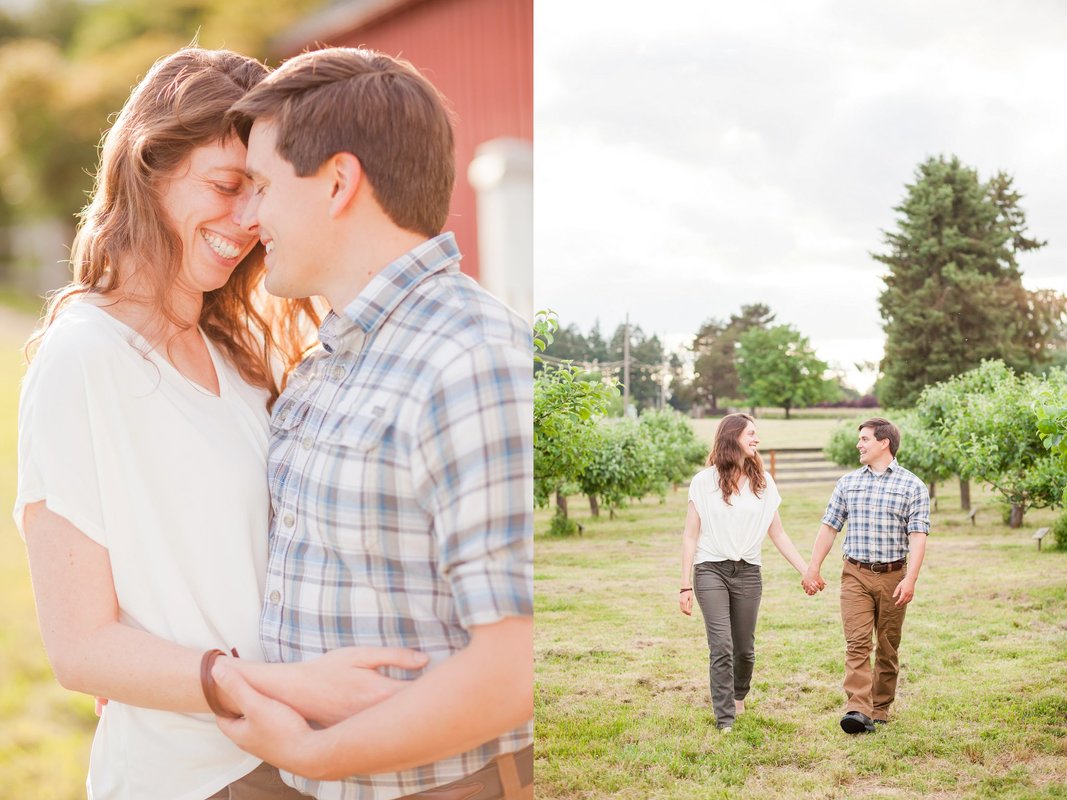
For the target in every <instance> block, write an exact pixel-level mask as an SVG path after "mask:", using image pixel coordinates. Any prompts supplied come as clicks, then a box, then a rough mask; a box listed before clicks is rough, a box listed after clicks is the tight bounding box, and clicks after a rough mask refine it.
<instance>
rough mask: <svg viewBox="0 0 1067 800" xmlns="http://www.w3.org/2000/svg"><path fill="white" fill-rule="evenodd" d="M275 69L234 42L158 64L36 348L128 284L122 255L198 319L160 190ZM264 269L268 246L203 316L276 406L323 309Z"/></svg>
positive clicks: (116, 137)
mask: <svg viewBox="0 0 1067 800" xmlns="http://www.w3.org/2000/svg"><path fill="white" fill-rule="evenodd" d="M266 75H267V68H266V67H264V66H263V65H262V64H260V63H259V62H258V61H256V60H255V59H252V58H247V57H245V56H242V55H238V54H237V53H232V52H230V51H227V50H202V49H200V48H198V47H186V48H183V49H181V50H179V51H178V52H176V53H174V54H172V55H170V56H167V57H165V58H162V59H160V60H159V61H157V62H156V63H155V65H154V66H153V67H152V69H151V70H150V71H149V72H148V74H147V75H146V76H145V77H144V79H143V80H142V81H141V82H140V83H139V84H138V85H137V87H136V88H135V89H134V90H133V92H132V93H131V94H130V98H129V100H127V101H126V105H125V106H123V109H122V111H121V113H120V114H119V116H118V118H117V119H116V120H115V124H114V125H113V126H112V127H111V129H110V130H109V131H108V132H107V133H106V134H105V135H104V139H103V142H102V145H101V151H100V165H99V168H98V170H97V173H96V185H95V187H94V189H93V193H92V196H91V199H90V201H89V204H88V205H87V206H86V207H85V209H84V210H83V211H82V212H81V215H80V223H79V226H78V231H77V234H76V235H75V237H74V246H73V248H72V252H71V264H72V267H73V272H74V275H73V280H72V281H71V282H70V283H69V284H67V285H66V286H65V287H63V288H62V289H60V290H58V291H56V292H55V293H53V294H52V295H51V296H50V297H49V300H48V304H47V306H46V308H45V312H44V315H43V317H42V319H41V322H40V324H39V325H38V328H37V330H35V331H34V333H33V335H32V336H31V337H30V339H29V341H28V342H27V343H26V353H27V357H32V353H33V351H34V349H35V347H36V345H37V344H38V342H39V341H40V339H41V337H42V336H43V335H44V333H45V331H46V330H47V329H48V327H49V326H50V325H51V324H52V323H53V322H54V321H55V319H56V317H57V315H58V314H59V313H60V312H61V311H62V310H63V308H64V307H65V306H66V305H67V304H68V303H69V302H70V301H71V300H73V299H75V298H76V297H78V296H79V295H83V294H87V293H105V292H109V291H112V290H114V289H116V288H118V285H119V281H120V280H122V279H124V278H125V277H126V276H120V275H117V274H116V271H115V265H116V264H117V263H118V262H119V260H120V259H126V260H127V261H130V262H133V263H136V264H137V265H138V268H139V269H140V271H141V273H143V274H142V275H139V277H142V278H144V279H145V280H147V281H148V282H149V284H150V286H151V287H152V292H151V298H152V303H153V305H154V311H156V312H158V315H159V318H160V319H165V320H167V321H169V322H171V323H173V324H174V325H177V326H178V327H188V325H187V324H186V323H183V322H182V321H181V320H179V319H178V318H177V316H176V315H175V313H174V311H173V309H172V307H171V299H170V292H171V288H172V287H173V285H174V282H175V280H176V279H177V277H178V272H179V270H180V268H181V262H182V243H181V239H180V238H179V236H178V234H177V232H175V231H174V230H173V228H172V227H171V226H170V225H169V224H168V223H167V222H166V214H165V213H164V212H163V207H162V201H161V188H162V187H163V186H164V185H165V183H166V181H167V179H168V177H169V176H170V175H171V174H173V172H174V171H175V170H176V169H177V168H178V167H179V166H180V165H181V164H182V163H183V162H184V161H185V159H186V158H188V157H189V155H190V153H191V152H192V151H193V150H194V149H195V148H197V147H201V146H204V145H210V144H215V143H222V142H225V141H226V140H227V139H229V138H230V137H231V136H234V135H235V133H234V131H233V129H232V128H231V127H230V126H229V125H228V124H226V123H225V122H224V116H225V114H226V111H227V110H228V109H229V107H230V106H231V105H233V104H234V103H235V102H237V101H238V100H239V99H241V97H243V96H244V94H245V93H246V92H247V91H248V90H249V89H251V88H252V87H253V86H255V85H256V84H258V83H259V82H260V81H261V80H263V78H265V77H266ZM264 271H265V268H264V265H263V247H262V245H260V244H257V245H256V246H255V248H253V250H252V251H251V252H250V253H249V254H248V255H247V256H246V257H245V258H244V260H243V261H241V263H240V264H238V265H237V267H236V268H235V269H234V272H233V274H232V275H231V277H230V280H229V281H227V282H226V285H225V286H223V287H221V288H219V289H216V290H214V291H211V292H207V293H205V295H204V303H203V307H202V309H201V312H200V320H199V324H200V327H201V328H202V329H203V331H204V333H205V334H206V335H207V336H208V337H209V338H210V339H211V340H212V341H213V342H215V343H216V344H217V345H218V346H219V347H220V348H221V349H222V350H223V351H224V352H225V353H226V355H227V356H228V357H229V358H230V360H231V361H232V362H233V364H234V366H235V367H236V368H237V370H238V372H240V374H241V376H242V377H243V378H244V379H245V380H246V381H248V382H249V383H250V384H252V385H254V386H259V387H261V388H264V389H266V390H267V391H268V393H269V399H268V402H267V405H268V407H270V406H271V405H272V404H273V403H274V401H275V400H276V399H277V397H278V394H279V393H280V391H281V387H282V385H283V384H284V380H283V379H281V378H280V376H279V374H288V372H289V371H290V370H291V369H292V368H293V367H294V366H296V364H297V363H299V361H300V359H301V358H302V357H303V355H304V352H305V350H306V345H307V342H308V338H309V335H310V334H311V333H313V332H314V328H315V327H317V326H318V323H319V317H318V314H317V313H316V312H315V310H314V308H313V307H312V305H311V303H310V301H308V300H283V299H279V298H273V297H271V296H270V295H268V294H267V293H266V291H265V290H264V289H263V288H262V283H263V274H264Z"/></svg>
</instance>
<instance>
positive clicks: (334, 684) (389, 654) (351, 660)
mask: <svg viewBox="0 0 1067 800" xmlns="http://www.w3.org/2000/svg"><path fill="white" fill-rule="evenodd" d="M429 660H430V659H429V656H427V655H426V654H425V653H420V652H418V651H415V650H407V649H405V648H403V647H342V648H339V649H337V650H331V651H330V652H329V653H325V654H323V655H321V656H319V657H318V658H316V659H313V660H312V661H307V662H304V663H302V664H292V665H290V666H292V667H296V668H297V669H295V670H293V674H292V675H291V676H289V677H290V678H291V679H292V680H293V681H294V682H293V684H292V685H291V688H292V693H291V694H290V693H289V692H288V691H287V692H286V699H288V698H289V697H292V698H293V699H294V700H296V701H297V702H296V703H295V704H294V706H293V708H295V709H296V710H297V711H298V712H299V713H300V714H302V715H303V716H304V718H305V719H308V720H313V721H315V722H317V723H319V724H320V725H322V726H323V727H329V726H330V725H334V724H336V723H338V722H340V721H341V720H343V719H348V718H349V717H351V716H352V715H354V714H358V713H359V712H360V711H362V710H363V709H365V708H367V707H368V706H372V705H375V704H376V703H380V702H381V701H382V700H385V699H386V698H387V697H392V696H393V695H394V694H396V693H397V692H399V691H400V690H401V689H404V688H405V687H407V686H409V685H410V681H402V680H396V679H394V678H387V677H386V676H385V675H382V674H381V673H380V672H378V669H377V668H378V667H386V666H394V667H400V668H401V669H406V670H416V669H421V668H423V667H425V666H426V664H427V663H429Z"/></svg>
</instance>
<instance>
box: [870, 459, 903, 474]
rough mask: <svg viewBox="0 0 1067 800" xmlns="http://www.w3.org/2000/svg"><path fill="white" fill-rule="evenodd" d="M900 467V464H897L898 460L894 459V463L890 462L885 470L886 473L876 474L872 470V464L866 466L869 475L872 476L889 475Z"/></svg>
mask: <svg viewBox="0 0 1067 800" xmlns="http://www.w3.org/2000/svg"><path fill="white" fill-rule="evenodd" d="M898 466H899V464H897V460H896V458H894V459H893V460H892V461H890V462H889V466H888V467H886V468H885V472H881V473H878V472H875V471H874V470H873V469H871V465H870V464H864V468H865V469H866V470H867V471H868V472H869V473H871V475H888V474H889V473H890V472H892V471H893V470H895V469H896V468H897V467H898Z"/></svg>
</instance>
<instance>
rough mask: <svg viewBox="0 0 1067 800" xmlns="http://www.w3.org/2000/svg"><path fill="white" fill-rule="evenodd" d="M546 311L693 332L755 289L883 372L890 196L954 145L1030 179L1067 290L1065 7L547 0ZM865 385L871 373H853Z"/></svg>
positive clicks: (965, 157) (1045, 278)
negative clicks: (883, 255) (882, 295)
mask: <svg viewBox="0 0 1067 800" xmlns="http://www.w3.org/2000/svg"><path fill="white" fill-rule="evenodd" d="M535 25H536V28H535V148H536V150H535V152H536V159H537V162H536V170H535V226H536V228H535V230H536V249H535V260H534V264H535V273H534V274H535V281H534V297H535V307H536V308H545V307H551V308H553V309H555V310H556V311H557V312H559V315H560V318H561V321H562V322H563V324H565V325H566V324H570V323H572V322H573V323H577V324H578V325H579V326H580V327H581V328H582V330H583V331H586V330H587V329H588V328H589V326H590V325H591V324H592V323H593V321H594V320H596V319H599V320H600V322H601V326H602V329H603V330H604V332H605V334H606V335H607V334H609V333H610V332H611V331H612V330H614V328H615V326H616V325H617V324H618V323H620V322H621V321H622V319H623V316H624V315H625V314H626V313H627V312H629V314H630V318H631V321H632V322H635V323H639V324H640V325H641V326H642V327H643V329H644V330H645V332H646V333H648V334H652V333H658V334H660V335H661V336H662V337H664V338H665V339H666V340H667V341H668V342H669V343H671V344H677V343H681V342H688V341H690V340H691V338H692V335H693V334H694V333H695V332H696V330H697V328H698V327H699V326H700V324H701V323H702V322H703V321H704V320H706V319H708V318H709V317H717V318H720V319H724V318H728V317H729V316H730V314H731V313H734V312H736V311H737V310H738V309H739V308H740V307H741V305H742V304H748V303H756V302H763V303H766V304H768V305H769V306H771V308H772V309H773V310H774V311H776V312H777V314H778V321H779V322H787V323H790V324H793V325H795V326H796V327H797V328H799V329H800V330H801V332H802V333H804V334H805V335H807V336H808V337H810V339H811V341H812V343H813V345H814V346H815V348H816V350H817V351H818V353H819V355H820V356H821V357H822V358H823V359H824V360H827V361H830V362H831V363H835V364H837V365H839V366H841V367H844V368H849V367H850V366H851V364H852V363H853V362H856V361H877V360H878V359H880V358H881V355H882V346H883V334H882V329H881V318H880V316H879V313H878V304H877V298H878V294H879V292H880V290H881V288H882V281H881V275H882V274H883V268H882V265H881V264H879V263H878V262H876V261H874V260H873V259H872V258H871V257H870V255H869V253H870V252H872V251H875V252H881V251H884V245H883V243H882V231H883V230H885V229H890V228H892V227H893V223H894V218H895V215H894V212H893V210H892V209H893V206H895V205H897V204H898V203H899V202H900V201H901V200H902V199H903V196H904V191H905V189H904V185H905V183H910V182H911V180H912V177H913V174H914V171H915V168H916V166H917V165H918V164H919V163H920V162H921V161H923V160H924V159H926V158H927V157H928V156H931V155H939V154H945V155H951V154H955V155H958V156H959V157H960V159H961V160H962V161H963V162H964V163H965V164H968V165H970V166H972V167H974V168H976V169H977V170H978V172H979V176H980V177H981V178H982V179H986V178H988V177H989V176H991V175H992V174H993V173H994V172H996V171H997V170H999V169H1003V170H1006V171H1007V172H1009V173H1010V174H1011V175H1013V176H1014V177H1015V185H1016V188H1017V189H1018V190H1019V191H1020V192H1022V193H1023V195H1024V199H1023V202H1022V205H1023V207H1024V209H1025V210H1026V212H1027V215H1028V219H1029V222H1030V232H1031V234H1033V235H1034V236H1036V237H1038V238H1042V239H1048V240H1049V245H1048V247H1046V248H1045V249H1043V250H1041V251H1039V252H1037V253H1032V254H1024V255H1023V256H1022V260H1021V266H1022V269H1023V273H1024V280H1025V283H1026V284H1027V286H1028V287H1030V288H1035V289H1036V288H1055V289H1059V290H1061V291H1067V269H1065V266H1064V265H1065V260H1067V100H1065V97H1067V90H1065V89H1064V86H1063V80H1064V76H1067V47H1064V42H1067V3H1060V2H1057V1H1056V0H1029V1H1028V2H1027V3H1025V4H1017V3H1007V2H991V1H990V0H970V1H969V2H945V1H944V0H938V2H930V0H925V2H915V1H914V0H906V1H905V2H900V1H899V0H898V2H894V3H880V4H865V3H855V2H788V0H778V1H777V2H751V0H750V1H749V2H746V3H733V2H731V3H726V2H720V1H719V0H666V2H661V3H649V2H633V1H631V0H583V1H582V2H578V3H568V2H564V0H538V2H537V4H536V8H535ZM850 377H851V380H852V382H853V383H854V384H857V388H860V389H865V388H867V387H868V386H869V384H870V383H871V382H872V381H873V377H874V376H873V374H870V373H868V374H866V375H861V374H859V373H856V372H855V371H854V370H851V375H850Z"/></svg>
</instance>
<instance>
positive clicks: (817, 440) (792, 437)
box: [691, 408, 880, 450]
mask: <svg viewBox="0 0 1067 800" xmlns="http://www.w3.org/2000/svg"><path fill="white" fill-rule="evenodd" d="M818 411H819V412H820V413H819V414H818V415H814V414H813V415H812V416H805V417H803V418H801V419H791V420H785V419H781V418H780V417H771V416H764V415H763V413H762V412H761V413H760V415H759V416H757V417H756V427H757V430H758V432H759V436H760V449H761V450H768V449H770V448H785V447H822V446H823V445H825V444H826V442H827V441H828V440H829V439H830V434H831V433H833V431H834V429H835V428H837V426H838V425H840V424H841V423H842V422H844V421H846V420H848V421H851V420H854V419H856V420H860V421H862V420H863V419H866V418H867V417H871V416H873V415H874V413H873V412H872V411H871V410H869V409H856V408H834V409H818ZM767 413H774V412H773V410H768V412H767ZM879 413H880V412H879ZM778 414H779V415H780V414H781V411H778ZM720 421H721V418H717V417H709V418H706V419H694V420H691V423H692V425H693V431H694V432H695V433H696V435H697V437H698V438H699V439H700V441H702V442H703V443H705V444H706V445H707V446H708V448H709V449H710V448H711V442H712V440H713V439H714V438H715V430H716V428H718V427H719V422H720Z"/></svg>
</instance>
